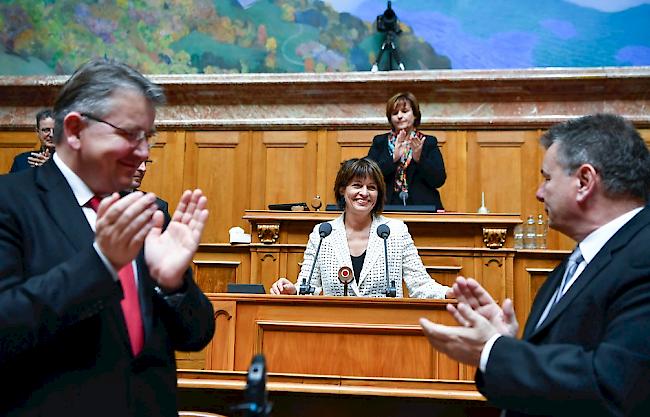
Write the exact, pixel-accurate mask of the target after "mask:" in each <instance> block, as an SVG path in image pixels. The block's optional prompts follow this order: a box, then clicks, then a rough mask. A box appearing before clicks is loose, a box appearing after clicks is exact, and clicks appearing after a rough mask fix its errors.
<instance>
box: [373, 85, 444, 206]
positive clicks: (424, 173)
mask: <svg viewBox="0 0 650 417" xmlns="http://www.w3.org/2000/svg"><path fill="white" fill-rule="evenodd" d="M386 118H387V119H388V123H390V126H391V130H390V132H388V133H384V134H382V135H377V136H375V137H374V139H373V140H372V146H371V147H370V151H369V152H368V158H370V159H372V160H373V161H375V162H377V164H378V165H379V168H380V169H381V172H382V174H383V175H384V180H385V182H386V204H391V205H393V204H399V205H404V206H407V205H427V206H434V207H435V208H436V209H437V210H442V209H443V206H442V201H441V200H440V193H439V192H438V190H437V189H438V188H440V187H442V185H443V184H444V183H445V180H446V179H447V174H446V173H445V164H444V162H443V160H442V154H441V153H440V150H439V149H438V140H437V139H436V137H435V136H429V135H425V134H423V133H422V132H420V131H419V130H418V126H419V125H420V120H421V119H422V114H421V113H420V105H419V104H418V101H417V99H416V98H415V96H414V95H413V93H410V92H403V93H398V94H395V95H394V96H393V97H391V98H390V99H389V100H388V102H387V103H386Z"/></svg>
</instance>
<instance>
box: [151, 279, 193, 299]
mask: <svg viewBox="0 0 650 417" xmlns="http://www.w3.org/2000/svg"><path fill="white" fill-rule="evenodd" d="M154 290H155V291H156V294H158V295H159V296H161V297H162V298H163V299H164V300H165V301H167V302H168V303H169V302H171V303H176V302H178V301H180V300H181V299H182V298H183V297H184V296H185V292H186V291H187V282H186V281H185V280H183V285H181V287H180V288H179V289H177V290H175V291H172V292H168V291H165V290H164V289H162V288H161V287H159V286H158V285H156V286H155V287H154Z"/></svg>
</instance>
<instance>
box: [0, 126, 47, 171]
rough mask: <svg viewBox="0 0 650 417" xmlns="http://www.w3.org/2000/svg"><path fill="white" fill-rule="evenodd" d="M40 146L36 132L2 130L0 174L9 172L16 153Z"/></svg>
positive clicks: (0, 136) (0, 138)
mask: <svg viewBox="0 0 650 417" xmlns="http://www.w3.org/2000/svg"><path fill="white" fill-rule="evenodd" d="M38 147H39V144H38V136H36V132H4V131H0V174H5V173H7V172H9V170H10V169H11V164H13V162H14V158H15V157H16V155H18V154H19V153H22V152H27V151H31V150H35V149H38Z"/></svg>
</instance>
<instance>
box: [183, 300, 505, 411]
mask: <svg viewBox="0 0 650 417" xmlns="http://www.w3.org/2000/svg"><path fill="white" fill-rule="evenodd" d="M209 297H210V299H211V301H212V303H213V306H214V308H215V317H216V325H217V327H216V328H217V330H216V333H215V336H214V338H213V340H212V342H211V343H210V344H209V345H208V347H207V348H206V349H205V350H204V351H203V352H201V354H200V355H195V356H194V360H195V361H203V363H202V364H198V363H195V364H194V365H203V367H204V369H206V370H194V371H192V370H180V371H179V386H180V388H181V393H188V392H192V393H193V394H192V395H195V396H196V395H200V393H201V392H204V393H205V395H206V396H208V395H209V392H212V393H213V394H215V393H219V394H218V395H221V394H223V395H226V397H227V398H230V400H231V401H237V398H238V397H237V393H239V395H240V396H241V390H242V389H243V388H244V386H245V373H246V371H247V370H248V367H249V365H250V362H251V359H252V357H253V355H254V354H256V353H263V354H264V356H265V358H266V363H267V370H268V372H269V373H270V376H269V382H268V390H269V395H270V398H271V400H273V399H274V398H276V401H278V405H279V406H281V409H280V410H276V412H274V414H273V415H274V416H278V415H310V416H313V415H332V412H333V411H335V410H337V411H336V413H334V414H336V415H360V414H359V412H361V410H364V411H363V412H362V414H363V415H370V414H367V413H368V412H370V410H371V409H372V410H373V411H372V415H409V414H408V413H413V412H415V413H416V414H417V413H419V412H416V411H415V410H416V409H418V410H419V409H420V408H422V409H423V410H424V409H427V408H428V409H429V410H430V411H431V410H434V409H435V408H436V407H442V408H441V409H443V408H444V409H448V408H449V407H450V404H453V406H451V408H453V409H457V411H458V413H459V414H458V415H466V414H468V413H469V414H470V415H496V412H495V410H494V409H492V408H490V407H489V406H488V405H487V404H486V403H485V400H484V398H483V397H482V396H481V395H480V394H479V393H478V392H477V391H476V389H475V387H474V382H473V379H474V372H475V369H474V368H472V367H469V366H466V365H462V364H459V363H458V362H456V361H453V360H451V359H449V358H448V357H447V356H445V355H443V354H440V353H438V352H437V351H435V350H433V348H432V347H431V345H430V344H429V343H428V342H427V340H426V337H425V336H424V334H423V333H422V331H421V329H420V325H419V323H418V319H419V318H420V317H427V318H429V319H431V320H433V321H436V322H439V323H444V324H453V319H452V317H451V316H450V315H449V314H448V313H447V311H446V310H445V305H446V304H447V302H446V301H441V300H416V299H385V298H357V297H354V298H353V297H322V296H271V295H249V294H240V295H233V294H212V295H210V296H209ZM186 360H192V358H191V356H187V357H186ZM193 367H195V368H196V367H198V366H193ZM197 393H198V394H197ZM181 398H183V397H182V396H181ZM283 398H284V399H286V404H285V402H284V400H283ZM368 399H372V400H373V401H375V400H376V401H377V403H376V404H377V405H378V404H383V405H381V406H380V407H379V409H375V408H376V405H375V406H369V405H368V403H367V401H369V400H368ZM194 401H197V400H196V398H194ZM328 401H331V402H332V404H330V405H326V404H325V403H327V402H328ZM299 403H300V404H302V405H301V407H302V408H301V410H302V412H303V413H306V414H292V413H295V411H288V410H289V409H292V408H291V407H295V406H297V404H299ZM289 404H291V406H290V405H289ZM310 404H312V405H314V404H319V406H318V407H315V408H314V409H311V408H309V407H311V405H310ZM355 404H356V405H355ZM360 404H365V405H360ZM400 404H402V405H400ZM406 404H411V405H410V406H408V405H406ZM322 407H325V408H327V407H334V408H329V410H325V409H322V410H321V411H320V412H319V411H318V410H319V409H320V408H322ZM359 407H361V408H359ZM368 407H370V408H368ZM308 409H309V410H310V411H308V412H307V410H308ZM382 409H383V411H382ZM470 409H471V410H476V411H474V412H469V411H468V410H470ZM338 410H347V411H345V412H344V411H341V413H340V414H339V413H338ZM351 410H357V411H356V414H354V413H352V414H350V413H351V412H352V411H351ZM387 410H391V411H390V412H389V413H388V414H385V412H386V411H387ZM396 410H402V411H400V412H399V413H398V414H396V413H397V411H396ZM409 410H410V411H409ZM216 411H219V412H224V411H227V410H220V409H218V407H217V409H216ZM285 413H286V414H285ZM400 413H401V414H400ZM411 415H413V414H411ZM452 415H455V414H453V413H452Z"/></svg>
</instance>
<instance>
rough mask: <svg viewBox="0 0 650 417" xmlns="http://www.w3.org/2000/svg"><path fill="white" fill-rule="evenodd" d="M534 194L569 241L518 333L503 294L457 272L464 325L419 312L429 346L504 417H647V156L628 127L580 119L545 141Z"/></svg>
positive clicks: (456, 312) (603, 117)
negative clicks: (472, 373) (467, 376)
mask: <svg viewBox="0 0 650 417" xmlns="http://www.w3.org/2000/svg"><path fill="white" fill-rule="evenodd" d="M541 142H542V145H543V146H544V147H545V148H546V155H545V157H544V162H543V164H542V175H543V177H544V181H543V182H542V184H541V185H540V187H539V189H538V191H537V198H538V199H539V200H540V201H541V202H543V203H544V206H545V209H546V211H547V213H548V219H549V225H550V226H551V227H553V228H555V229H557V230H559V231H561V232H563V233H565V234H566V235H568V236H570V237H571V238H573V239H575V240H576V241H577V242H578V246H577V247H576V249H575V250H574V251H573V253H572V254H571V256H570V257H569V258H568V259H567V260H565V262H563V263H562V264H561V265H559V266H558V267H557V268H556V269H555V270H554V271H553V272H552V273H551V274H550V276H549V277H548V279H547V280H546V282H545V283H544V285H543V286H542V287H541V288H540V290H539V293H538V294H537V297H536V298H535V301H534V303H533V306H532V309H531V312H530V314H529V317H528V321H527V323H526V326H525V328H524V331H523V337H522V339H521V340H518V339H516V334H517V331H518V325H517V321H516V319H515V314H514V309H513V306H512V302H511V301H510V300H505V301H504V303H503V305H502V306H499V305H497V304H496V303H495V301H494V300H493V298H492V297H491V296H490V294H488V293H487V292H486V291H485V290H484V289H483V288H482V287H481V286H480V285H479V284H478V283H477V282H476V281H474V280H472V279H468V280H465V279H464V278H462V277H460V278H459V279H458V280H457V282H456V284H455V285H454V287H453V291H454V294H455V296H456V297H457V298H458V301H459V304H458V306H457V307H456V308H455V307H454V306H452V305H450V306H448V310H449V311H450V312H451V313H452V314H453V316H454V318H455V319H456V321H458V323H459V324H461V325H462V326H461V327H448V326H442V325H439V324H435V323H431V322H430V321H428V320H426V319H421V325H422V327H423V329H424V332H425V334H426V335H427V336H428V338H429V341H430V342H431V344H432V345H433V346H434V347H435V348H436V349H438V350H440V351H442V352H444V353H446V354H447V355H449V356H451V357H452V358H454V359H457V360H460V361H462V362H464V363H468V364H470V365H473V366H476V367H478V371H477V373H476V384H477V387H478V388H479V390H480V391H481V393H482V394H483V395H485V396H486V397H487V399H488V400H489V401H490V402H491V403H493V404H495V405H497V406H499V407H502V408H504V409H507V410H508V411H507V413H506V414H507V415H508V416H513V415H554V416H560V415H566V416H577V415H585V416H586V415H588V416H648V415H650V256H648V254H649V252H648V248H650V208H648V207H647V206H646V204H647V201H648V194H649V190H650V155H649V153H648V148H647V147H646V145H645V143H644V141H643V139H642V138H641V137H640V136H639V134H638V132H637V131H636V130H635V129H634V127H633V126H632V124H631V123H629V122H627V121H625V120H624V119H623V118H621V117H619V116H615V115H610V114H599V115H593V116H585V117H582V118H579V119H576V120H572V121H569V122H566V123H563V124H561V125H558V126H554V127H552V128H551V129H550V130H549V131H548V132H547V133H546V134H544V135H543V136H542V139H541Z"/></svg>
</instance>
